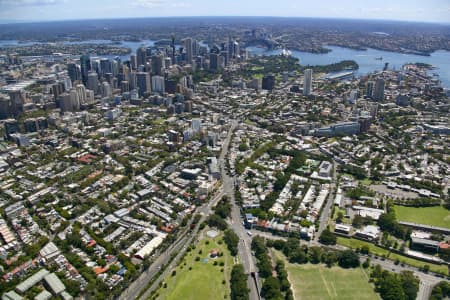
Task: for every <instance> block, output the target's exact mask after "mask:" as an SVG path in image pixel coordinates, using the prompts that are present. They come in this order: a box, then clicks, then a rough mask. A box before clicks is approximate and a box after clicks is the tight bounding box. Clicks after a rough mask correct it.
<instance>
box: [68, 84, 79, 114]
mask: <svg viewBox="0 0 450 300" xmlns="http://www.w3.org/2000/svg"><path fill="white" fill-rule="evenodd" d="M69 95H70V111H78V110H80V102H79V99H78V92H77V90H76V89H71V90H70V91H69Z"/></svg>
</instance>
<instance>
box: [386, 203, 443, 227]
mask: <svg viewBox="0 0 450 300" xmlns="http://www.w3.org/2000/svg"><path fill="white" fill-rule="evenodd" d="M395 213H396V215H397V220H399V221H404V222H412V223H418V224H425V225H431V226H438V227H445V228H450V211H448V210H447V209H445V208H443V207H442V206H433V207H406V206H399V205H396V206H395Z"/></svg>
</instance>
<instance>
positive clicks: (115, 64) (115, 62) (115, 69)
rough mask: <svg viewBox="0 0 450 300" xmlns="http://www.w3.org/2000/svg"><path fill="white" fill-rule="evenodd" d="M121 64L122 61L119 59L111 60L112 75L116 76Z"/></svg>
mask: <svg viewBox="0 0 450 300" xmlns="http://www.w3.org/2000/svg"><path fill="white" fill-rule="evenodd" d="M121 64H122V63H121V62H120V60H117V59H114V60H112V61H111V73H112V74H113V76H114V77H116V76H117V74H119V69H120V65H121Z"/></svg>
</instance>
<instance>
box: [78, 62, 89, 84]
mask: <svg viewBox="0 0 450 300" xmlns="http://www.w3.org/2000/svg"><path fill="white" fill-rule="evenodd" d="M80 66H81V79H82V81H83V84H84V85H86V84H87V81H88V74H89V71H90V70H91V59H90V57H89V55H82V56H81V57H80Z"/></svg>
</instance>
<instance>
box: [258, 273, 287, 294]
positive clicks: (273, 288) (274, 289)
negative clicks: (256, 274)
mask: <svg viewBox="0 0 450 300" xmlns="http://www.w3.org/2000/svg"><path fill="white" fill-rule="evenodd" d="M261 296H263V297H264V298H265V299H272V300H281V299H283V296H282V294H281V292H280V283H279V282H278V279H276V278H275V277H272V276H270V277H268V278H267V279H266V280H265V281H264V284H263V286H262V288H261Z"/></svg>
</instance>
